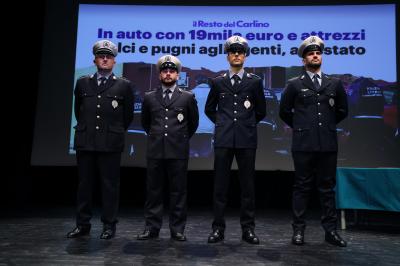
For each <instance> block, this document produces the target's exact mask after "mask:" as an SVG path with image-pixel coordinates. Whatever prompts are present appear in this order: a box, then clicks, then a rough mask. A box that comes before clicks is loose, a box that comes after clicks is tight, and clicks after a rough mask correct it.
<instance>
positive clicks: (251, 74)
mask: <svg viewBox="0 0 400 266" xmlns="http://www.w3.org/2000/svg"><path fill="white" fill-rule="evenodd" d="M247 77H248V78H256V79H261V78H260V76H258V75H256V74H254V73H247Z"/></svg>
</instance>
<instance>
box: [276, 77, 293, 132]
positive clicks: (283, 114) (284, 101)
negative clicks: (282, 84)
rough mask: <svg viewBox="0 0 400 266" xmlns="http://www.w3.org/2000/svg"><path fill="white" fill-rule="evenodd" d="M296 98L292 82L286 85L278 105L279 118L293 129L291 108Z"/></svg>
mask: <svg viewBox="0 0 400 266" xmlns="http://www.w3.org/2000/svg"><path fill="white" fill-rule="evenodd" d="M295 97H296V88H295V87H294V85H293V83H292V82H289V83H288V84H287V85H286V88H285V89H284V91H283V93H282V97H281V102H280V105H279V116H280V118H281V119H282V120H283V121H284V122H285V123H286V124H287V125H288V126H290V127H293V111H292V110H293V107H294V101H295Z"/></svg>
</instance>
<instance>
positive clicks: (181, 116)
mask: <svg viewBox="0 0 400 266" xmlns="http://www.w3.org/2000/svg"><path fill="white" fill-rule="evenodd" d="M176 118H177V119H178V121H179V122H182V121H183V119H184V116H183V114H182V113H179V114H178V116H177V117H176Z"/></svg>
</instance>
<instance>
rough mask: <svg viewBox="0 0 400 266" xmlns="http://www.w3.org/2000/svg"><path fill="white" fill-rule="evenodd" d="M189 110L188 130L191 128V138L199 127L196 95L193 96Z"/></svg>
mask: <svg viewBox="0 0 400 266" xmlns="http://www.w3.org/2000/svg"><path fill="white" fill-rule="evenodd" d="M188 110H189V121H188V128H189V137H190V138H191V137H192V136H193V134H194V133H195V132H196V130H197V128H198V126H199V109H198V107H197V101H196V98H195V97H194V94H193V95H191V98H190V104H189V108H188Z"/></svg>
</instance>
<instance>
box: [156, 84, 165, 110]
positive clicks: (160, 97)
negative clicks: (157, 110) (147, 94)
mask: <svg viewBox="0 0 400 266" xmlns="http://www.w3.org/2000/svg"><path fill="white" fill-rule="evenodd" d="M156 99H157V101H159V102H160V104H161V105H162V106H164V107H165V103H164V99H163V93H162V88H161V87H158V88H157V90H156Z"/></svg>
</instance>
